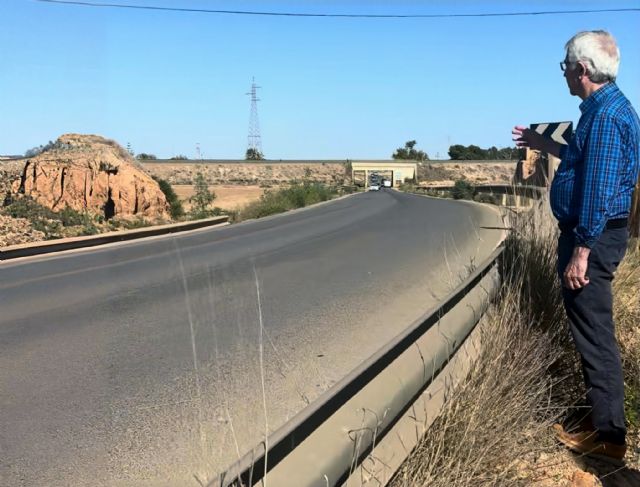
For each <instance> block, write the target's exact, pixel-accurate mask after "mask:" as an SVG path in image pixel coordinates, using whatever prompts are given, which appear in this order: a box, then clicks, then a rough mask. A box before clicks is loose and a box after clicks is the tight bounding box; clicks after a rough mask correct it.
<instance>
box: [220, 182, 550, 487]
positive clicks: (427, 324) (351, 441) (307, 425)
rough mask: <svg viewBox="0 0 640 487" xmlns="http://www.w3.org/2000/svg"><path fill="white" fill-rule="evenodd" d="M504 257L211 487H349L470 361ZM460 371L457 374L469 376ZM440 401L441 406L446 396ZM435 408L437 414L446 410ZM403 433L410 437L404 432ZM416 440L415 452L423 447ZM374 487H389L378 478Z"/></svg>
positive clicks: (515, 190) (494, 258)
mask: <svg viewBox="0 0 640 487" xmlns="http://www.w3.org/2000/svg"><path fill="white" fill-rule="evenodd" d="M444 189H451V188H444ZM477 189H479V190H481V191H483V192H491V193H493V194H503V195H513V196H520V197H525V198H530V199H533V200H539V199H541V198H542V197H543V196H544V194H545V193H546V189H545V188H538V187H532V186H513V185H487V186H480V187H477ZM502 252H503V246H502V245H501V246H500V247H498V249H496V250H495V251H494V252H493V253H492V254H491V256H489V258H487V259H486V260H485V262H483V263H482V264H481V265H480V266H479V267H478V268H477V269H476V270H475V271H474V272H473V273H472V274H471V275H470V276H469V277H468V278H467V279H466V280H465V281H464V282H463V283H461V284H460V285H459V286H458V287H457V288H456V289H455V290H454V291H453V292H452V293H451V294H449V295H448V296H447V297H446V298H445V300H444V301H443V302H442V304H441V305H440V306H439V307H438V308H436V309H434V310H431V311H429V312H427V313H426V314H425V315H424V316H423V317H422V318H421V319H419V320H417V321H416V322H414V323H413V324H412V325H411V326H410V327H409V328H407V329H406V330H405V332H403V333H402V334H401V335H399V336H398V337H396V338H395V339H394V340H393V341H391V342H390V343H388V344H387V345H386V346H385V347H383V348H382V349H381V350H379V351H378V352H377V353H376V354H374V355H373V356H372V357H370V358H369V359H368V360H367V361H366V362H364V363H362V364H361V365H360V366H359V367H357V368H356V369H355V370H354V371H352V372H351V373H350V374H349V375H348V376H347V377H345V378H344V379H342V380H341V381H340V382H339V383H337V384H336V385H334V386H333V387H332V388H331V389H330V390H329V391H327V392H326V393H325V394H324V395H322V396H321V397H320V398H319V399H318V400H316V401H315V402H313V403H312V404H311V405H309V406H307V407H306V408H305V409H303V410H302V411H301V412H300V413H298V415H296V416H295V417H294V418H292V419H291V420H290V421H289V422H287V423H286V424H285V425H284V426H282V427H281V428H279V429H278V430H276V431H275V432H274V433H273V434H271V435H270V436H269V437H268V438H267V439H266V441H264V442H262V443H260V444H259V445H257V446H256V447H255V448H253V449H252V450H251V451H250V452H248V453H247V454H246V455H245V456H244V457H242V458H241V459H240V460H238V461H237V462H235V463H234V464H233V465H231V466H230V467H229V468H228V469H227V470H225V471H224V472H222V473H221V474H220V475H219V477H218V478H217V479H214V480H212V481H211V482H209V484H207V487H240V486H242V487H245V486H253V485H256V484H257V483H259V482H262V483H263V485H274V486H276V487H283V486H292V487H304V486H309V487H316V486H317V487H327V486H330V485H332V486H333V485H343V484H349V485H351V480H352V477H351V474H352V473H353V474H354V475H356V473H357V471H358V469H359V468H360V465H361V464H362V462H363V461H364V460H365V459H366V458H367V456H368V455H369V454H370V453H371V452H372V450H373V448H374V447H375V446H376V444H377V445H380V443H381V442H384V441H385V438H386V436H387V435H388V434H389V433H390V432H391V431H393V429H394V428H396V427H397V426H402V425H401V424H400V422H402V421H404V422H405V423H406V422H407V421H406V420H407V417H409V418H410V419H411V420H412V421H417V419H416V418H413V417H412V414H413V413H412V411H411V410H410V409H411V408H413V407H414V405H416V404H418V403H420V404H422V405H423V406H424V405H425V404H426V403H428V402H429V400H426V401H425V400H424V398H421V396H422V395H424V394H425V393H427V392H428V391H429V387H430V385H432V384H434V381H436V380H438V379H439V374H440V372H441V371H443V370H446V369H447V368H448V367H449V366H450V365H452V364H453V362H454V361H457V362H461V361H464V360H465V358H461V357H460V355H461V354H460V353H458V352H459V351H460V350H461V347H462V346H463V344H465V343H466V342H465V340H467V338H468V337H470V335H471V334H472V333H475V332H476V325H477V324H478V323H479V321H480V319H481V317H482V315H483V314H484V312H485V310H486V307H487V306H488V303H489V301H490V299H491V297H492V296H493V295H494V294H495V293H496V292H497V289H498V286H499V277H497V274H498V268H499V267H498V265H499V259H500V257H501V255H502ZM436 328H439V330H436ZM442 329H446V331H447V333H442V331H441V330H442ZM472 346H475V342H474V344H473V345H472ZM425 357H426V358H425ZM458 359H459V360H458ZM456 367H457V368H458V371H459V370H462V369H463V368H464V367H460V366H459V364H457V365H456ZM443 375H444V372H443ZM443 381H444V382H446V379H443ZM438 394H440V395H441V397H440V400H441V404H442V403H443V402H444V398H443V396H442V395H443V392H442V390H440V391H439V392H438ZM429 395H430V393H429ZM435 402H436V403H437V401H435ZM435 407H437V408H438V409H437V411H439V410H440V409H439V408H440V407H441V406H438V405H436V406H435ZM366 412H368V418H365V416H366V415H367V414H366ZM410 413H411V414H410ZM404 427H405V430H406V424H405V425H404ZM399 429H401V428H398V430H399ZM413 433H414V435H413V436H414V437H415V436H416V435H415V431H413ZM394 434H398V432H397V431H396V432H394ZM413 440H414V441H413V443H412V445H415V444H416V443H417V440H418V439H417V438H413ZM400 442H401V443H402V440H400ZM388 443H391V441H389V442H388ZM402 446H403V447H404V448H405V450H406V449H407V448H408V450H409V451H405V457H406V455H408V454H409V453H410V450H411V449H412V448H413V446H409V447H407V445H405V444H403V445H402ZM401 460H404V457H403V458H402V459H401ZM401 460H400V459H398V458H395V459H394V464H395V465H396V467H391V466H389V465H385V468H386V470H387V472H385V478H387V479H388V478H389V477H390V476H391V475H393V473H394V472H395V468H397V466H399V464H400V463H401ZM390 469H393V471H391V472H389V471H388V470H390ZM360 473H362V472H360ZM355 484H356V485H368V484H367V483H366V482H365V481H363V480H362V479H356V482H355ZM374 484H375V485H385V484H384V483H382V482H380V480H379V479H377V478H376V479H375V482H374Z"/></svg>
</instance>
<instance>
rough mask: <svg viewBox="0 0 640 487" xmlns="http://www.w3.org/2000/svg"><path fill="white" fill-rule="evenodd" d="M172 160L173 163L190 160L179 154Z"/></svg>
mask: <svg viewBox="0 0 640 487" xmlns="http://www.w3.org/2000/svg"><path fill="white" fill-rule="evenodd" d="M170 160H172V161H187V160H189V158H188V157H187V156H185V155H183V154H178V155H177V156H173V157H172V158H171V159H170Z"/></svg>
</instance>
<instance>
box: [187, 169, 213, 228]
mask: <svg viewBox="0 0 640 487" xmlns="http://www.w3.org/2000/svg"><path fill="white" fill-rule="evenodd" d="M194 183H195V188H194V189H195V194H194V195H193V196H192V197H191V216H192V217H193V218H206V217H207V216H209V215H211V210H210V209H209V205H211V203H213V200H215V199H216V195H215V193H214V192H212V191H210V190H209V185H208V184H207V181H206V179H205V178H204V175H203V174H202V173H201V172H199V173H198V174H196V177H195V180H194Z"/></svg>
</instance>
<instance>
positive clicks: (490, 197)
mask: <svg viewBox="0 0 640 487" xmlns="http://www.w3.org/2000/svg"><path fill="white" fill-rule="evenodd" d="M473 199H474V201H477V202H478V203H489V204H490V205H497V204H498V198H496V195H494V194H490V193H476V195H475V196H474V197H473Z"/></svg>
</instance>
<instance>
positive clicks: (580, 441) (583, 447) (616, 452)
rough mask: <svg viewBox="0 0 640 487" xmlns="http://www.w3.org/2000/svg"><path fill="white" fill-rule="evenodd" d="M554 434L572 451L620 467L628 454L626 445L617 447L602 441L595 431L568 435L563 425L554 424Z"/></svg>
mask: <svg viewBox="0 0 640 487" xmlns="http://www.w3.org/2000/svg"><path fill="white" fill-rule="evenodd" d="M553 432H554V433H555V435H556V438H557V439H558V441H559V442H560V443H562V444H563V445H565V446H566V447H567V448H569V449H570V450H573V451H574V452H576V453H581V454H583V455H589V456H592V457H597V458H601V459H603V460H608V461H613V462H614V463H617V464H618V465H621V464H622V463H623V459H624V456H625V454H626V453H627V446H626V445H616V444H614V443H609V442H608V441H600V440H598V434H597V433H596V432H595V431H581V432H577V433H567V432H566V431H565V430H564V428H563V427H562V426H561V425H559V424H554V425H553Z"/></svg>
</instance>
